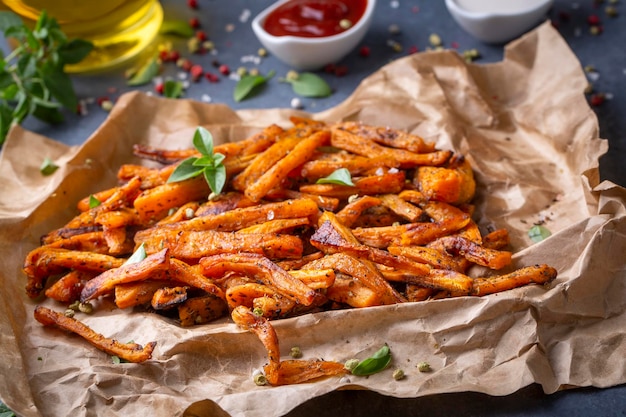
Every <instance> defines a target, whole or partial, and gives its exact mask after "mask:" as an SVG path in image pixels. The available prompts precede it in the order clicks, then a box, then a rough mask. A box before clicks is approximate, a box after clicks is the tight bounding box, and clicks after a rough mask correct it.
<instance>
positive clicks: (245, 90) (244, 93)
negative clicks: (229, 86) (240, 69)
mask: <svg viewBox="0 0 626 417" xmlns="http://www.w3.org/2000/svg"><path fill="white" fill-rule="evenodd" d="M274 74H275V72H274V71H270V72H269V73H268V74H267V75H244V76H243V77H241V79H240V80H239V81H238V82H237V85H236V86H235V91H234V93H233V98H234V99H235V101H237V102H239V101H241V100H243V99H245V98H247V97H248V96H249V95H250V94H252V92H253V91H256V90H257V89H258V87H259V86H261V85H264V84H265V83H267V81H268V80H269V79H270V78H272V77H273V76H274Z"/></svg>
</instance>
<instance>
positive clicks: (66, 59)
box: [59, 39, 93, 64]
mask: <svg viewBox="0 0 626 417" xmlns="http://www.w3.org/2000/svg"><path fill="white" fill-rule="evenodd" d="M92 50H93V43H91V42H89V41H85V40H82V39H72V40H71V41H69V42H68V43H66V44H64V45H61V47H60V48H59V58H61V61H63V63H64V64H77V63H79V62H80V61H82V60H83V59H85V57H86V56H87V55H89V53H90V52H91V51H92Z"/></svg>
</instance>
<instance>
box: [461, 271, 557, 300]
mask: <svg viewBox="0 0 626 417" xmlns="http://www.w3.org/2000/svg"><path fill="white" fill-rule="evenodd" d="M556 276H557V271H556V269H554V268H552V267H551V266H548V265H534V266H527V267H524V268H520V269H518V270H516V271H513V272H511V273H510V274H506V275H501V276H495V277H488V278H475V279H474V282H473V286H472V292H471V295H478V296H482V295H487V294H493V293H496V292H501V291H506V290H511V289H513V288H517V287H521V286H523V285H528V284H531V283H534V284H539V285H543V284H546V283H548V282H550V281H552V280H554V279H555V278H556Z"/></svg>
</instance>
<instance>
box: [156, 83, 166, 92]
mask: <svg viewBox="0 0 626 417" xmlns="http://www.w3.org/2000/svg"><path fill="white" fill-rule="evenodd" d="M164 90H165V85H164V84H163V83H158V84H157V85H155V86H154V91H156V92H157V94H163V91H164Z"/></svg>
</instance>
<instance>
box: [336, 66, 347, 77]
mask: <svg viewBox="0 0 626 417" xmlns="http://www.w3.org/2000/svg"><path fill="white" fill-rule="evenodd" d="M347 73H348V67H347V66H346V65H337V66H336V67H335V75H336V76H337V77H343V76H344V75H346V74H347Z"/></svg>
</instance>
